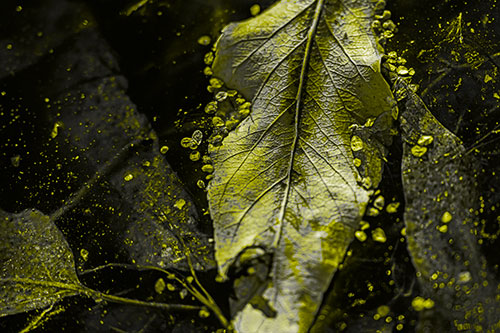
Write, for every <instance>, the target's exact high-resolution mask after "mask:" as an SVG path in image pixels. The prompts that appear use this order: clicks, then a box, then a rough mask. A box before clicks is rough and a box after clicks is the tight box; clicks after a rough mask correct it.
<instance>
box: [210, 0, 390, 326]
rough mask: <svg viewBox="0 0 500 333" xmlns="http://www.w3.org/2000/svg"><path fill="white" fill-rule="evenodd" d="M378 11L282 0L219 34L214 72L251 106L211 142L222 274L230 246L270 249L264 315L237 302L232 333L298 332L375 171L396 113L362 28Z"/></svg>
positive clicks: (253, 252) (234, 252)
mask: <svg viewBox="0 0 500 333" xmlns="http://www.w3.org/2000/svg"><path fill="white" fill-rule="evenodd" d="M380 9H381V8H380V6H377V8H376V4H375V2H374V1H353V0H349V1H323V0H317V1H315V0H303V1H284V0H283V1H279V2H278V3H277V4H275V5H274V6H273V7H271V8H270V9H269V10H267V11H265V12H264V13H262V14H261V15H259V16H257V17H255V18H252V19H249V20H247V21H243V22H240V23H233V24H230V25H229V26H227V27H226V28H225V29H224V30H223V33H222V36H221V37H220V39H219V41H218V42H217V46H216V57H215V60H214V64H213V73H214V76H215V77H217V78H219V79H222V80H223V81H224V82H225V84H226V85H227V87H229V88H230V89H236V90H238V91H239V92H241V93H242V94H243V96H244V97H245V98H246V99H247V100H249V101H251V103H252V108H251V109H252V110H251V114H250V116H249V117H248V118H246V119H245V120H243V121H242V122H241V124H239V126H238V127H237V128H236V129H235V130H234V131H233V132H230V133H229V135H228V136H227V137H226V138H225V139H224V141H223V142H222V145H221V146H219V147H214V148H213V149H212V150H211V156H212V158H213V160H214V167H215V173H214V178H213V180H212V181H211V182H210V184H209V188H208V197H209V205H210V212H211V215H212V217H213V219H214V224H215V241H216V260H217V262H218V265H219V271H220V274H221V275H222V277H226V276H227V273H228V270H229V267H230V266H231V264H233V263H234V262H235V260H236V259H237V258H238V255H239V256H240V261H244V260H243V258H249V259H252V258H254V257H255V256H259V255H260V254H262V253H272V255H273V258H272V263H271V268H270V276H271V278H272V281H270V282H269V283H268V284H267V286H266V288H265V290H264V292H263V294H262V297H260V296H259V295H256V297H260V298H259V299H260V301H259V302H254V304H255V307H259V308H260V309H263V308H265V307H267V308H268V310H270V311H266V310H264V311H265V312H266V313H267V314H268V315H269V316H271V317H267V316H266V315H264V313H263V312H262V311H261V310H258V309H254V308H253V307H252V306H251V305H247V306H246V307H245V309H244V310H243V311H242V312H241V313H240V314H239V315H238V316H237V318H236V319H235V326H236V328H237V329H238V330H240V331H242V332H254V331H256V330H259V331H262V332H267V331H273V330H276V329H277V330H278V331H280V330H281V331H283V329H284V328H286V330H287V331H290V332H292V331H300V332H303V331H307V329H308V328H309V326H310V325H311V323H312V321H313V319H314V314H315V313H316V311H317V309H318V307H319V303H320V302H321V299H322V295H323V293H324V291H325V290H326V289H327V287H328V285H329V283H330V281H331V278H332V275H333V273H334V272H335V271H336V269H337V267H338V265H339V263H340V262H341V261H342V259H343V258H344V255H345V252H346V249H347V247H348V245H349V243H350V242H351V241H352V239H353V234H354V230H355V229H356V227H357V224H358V222H359V221H360V219H361V216H362V215H363V213H364V210H365V207H366V204H367V201H368V199H369V195H370V193H371V190H370V189H371V188H373V187H374V186H376V185H377V184H378V183H379V181H380V178H381V173H382V163H383V162H382V160H383V158H384V154H385V149H384V144H388V143H389V142H390V134H389V133H390V129H391V125H392V121H393V117H394V116H395V115H396V113H395V111H396V109H395V106H394V102H393V99H392V94H391V91H390V89H389V87H388V85H387V83H386V82H385V80H384V79H383V77H382V76H381V74H380V54H379V48H378V46H377V43H376V40H375V36H374V33H373V31H372V29H371V23H372V18H373V16H374V14H375V12H376V11H378V10H380ZM355 158H359V159H360V160H361V164H358V163H356V164H358V167H356V166H355V164H354V162H353V161H354V159H355ZM257 303H258V304H260V306H259V305H256V304H257Z"/></svg>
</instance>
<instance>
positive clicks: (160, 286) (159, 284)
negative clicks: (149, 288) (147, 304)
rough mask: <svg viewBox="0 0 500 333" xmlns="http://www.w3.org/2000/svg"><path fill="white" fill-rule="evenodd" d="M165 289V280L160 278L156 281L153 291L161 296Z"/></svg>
mask: <svg viewBox="0 0 500 333" xmlns="http://www.w3.org/2000/svg"><path fill="white" fill-rule="evenodd" d="M165 287H166V283H165V280H163V279H162V278H159V279H158V280H156V283H155V291H156V292H157V293H158V294H161V293H162V292H163V291H164V290H165Z"/></svg>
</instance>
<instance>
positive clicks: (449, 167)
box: [395, 82, 500, 331]
mask: <svg viewBox="0 0 500 333" xmlns="http://www.w3.org/2000/svg"><path fill="white" fill-rule="evenodd" d="M395 89H396V91H399V92H400V93H401V94H406V95H407V97H406V100H405V107H404V109H403V110H402V112H401V129H402V133H401V134H402V139H403V142H404V151H403V162H402V175H403V176H402V177H403V187H404V193H405V200H406V210H405V213H404V219H405V225H406V235H407V239H408V249H409V252H410V255H411V256H412V260H413V263H414V266H415V268H416V270H417V272H418V274H417V276H418V277H419V281H420V284H421V287H422V289H423V292H424V293H425V296H426V297H430V298H431V299H432V300H433V301H434V302H435V304H436V305H435V309H431V311H435V312H437V314H436V315H437V316H438V317H439V318H440V319H439V321H441V322H443V320H447V321H448V323H447V324H448V325H450V327H453V326H454V329H456V330H459V331H462V330H473V329H474V330H477V329H478V327H482V330H488V331H490V330H493V331H494V330H495V329H498V328H499V327H500V326H499V325H500V321H498V318H499V315H500V303H499V302H498V298H497V297H498V296H497V295H498V290H497V283H496V282H495V280H494V277H493V274H492V273H491V272H489V269H488V267H487V262H486V260H485V258H484V257H483V255H482V254H481V251H480V248H479V245H478V238H477V236H476V235H477V230H476V228H475V226H474V221H475V219H476V216H475V214H474V211H475V210H476V209H477V208H478V207H477V206H478V204H479V200H478V199H479V191H478V188H477V186H476V179H475V176H474V170H475V169H476V168H477V167H478V163H477V161H475V160H474V158H473V157H472V156H471V155H468V154H467V153H466V150H465V148H464V146H463V145H462V142H461V141H460V139H458V138H457V137H456V136H455V135H454V134H453V133H452V132H450V131H449V130H448V129H446V128H445V127H444V126H443V125H441V123H439V121H437V119H436V118H434V116H433V115H432V114H431V113H430V111H429V110H428V109H427V108H426V106H425V104H424V103H423V101H422V100H421V99H420V98H419V97H418V96H417V95H416V94H415V93H413V92H412V91H411V90H409V89H408V88H407V87H406V86H405V84H404V83H403V82H399V83H398V84H397V85H396V87H395ZM403 97H404V96H401V98H403ZM424 137H432V138H433V140H432V141H431V140H423V139H422V138H424ZM419 143H420V144H422V145H423V147H422V146H419ZM415 147H420V148H419V149H415ZM422 148H425V149H422ZM422 152H424V153H422Z"/></svg>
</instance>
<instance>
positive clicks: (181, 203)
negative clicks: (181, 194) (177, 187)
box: [174, 199, 186, 210]
mask: <svg viewBox="0 0 500 333" xmlns="http://www.w3.org/2000/svg"><path fill="white" fill-rule="evenodd" d="M185 204H186V200H184V199H179V200H177V201H176V202H175V204H174V207H175V208H177V209H179V210H181V209H182V207H184V205H185Z"/></svg>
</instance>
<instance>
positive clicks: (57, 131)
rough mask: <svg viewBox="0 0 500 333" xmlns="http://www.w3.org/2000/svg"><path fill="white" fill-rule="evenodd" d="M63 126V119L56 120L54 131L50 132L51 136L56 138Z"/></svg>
mask: <svg viewBox="0 0 500 333" xmlns="http://www.w3.org/2000/svg"><path fill="white" fill-rule="evenodd" d="M62 127H63V123H62V122H61V121H56V122H55V124H54V127H53V128H52V131H51V132H50V137H51V138H52V139H54V138H55V137H56V136H57V135H58V134H59V128H62Z"/></svg>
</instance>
